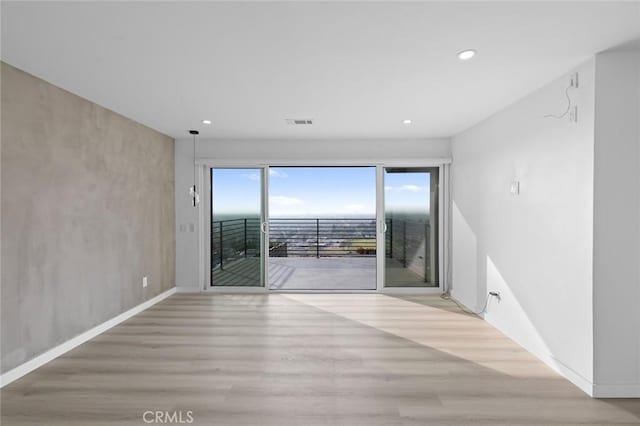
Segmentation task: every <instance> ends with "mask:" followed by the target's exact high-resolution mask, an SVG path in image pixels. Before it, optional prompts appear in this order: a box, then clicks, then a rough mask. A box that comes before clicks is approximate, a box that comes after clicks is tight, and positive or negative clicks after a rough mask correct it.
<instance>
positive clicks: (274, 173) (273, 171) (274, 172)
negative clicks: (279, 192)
mask: <svg viewBox="0 0 640 426" xmlns="http://www.w3.org/2000/svg"><path fill="white" fill-rule="evenodd" d="M269 176H271V177H277V178H286V177H289V175H288V174H286V173H285V172H282V171H280V170H276V169H269Z"/></svg>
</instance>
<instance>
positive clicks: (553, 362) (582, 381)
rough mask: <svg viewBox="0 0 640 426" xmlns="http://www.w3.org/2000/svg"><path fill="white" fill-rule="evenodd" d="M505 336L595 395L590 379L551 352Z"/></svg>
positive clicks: (585, 390)
mask: <svg viewBox="0 0 640 426" xmlns="http://www.w3.org/2000/svg"><path fill="white" fill-rule="evenodd" d="M451 298H452V299H454V300H455V301H456V302H458V303H460V304H461V305H462V306H464V307H466V308H467V309H469V310H471V308H469V307H468V306H467V305H466V304H464V303H462V302H460V301H459V300H458V299H457V298H455V297H454V296H453V295H452V296H451ZM477 309H479V308H477ZM480 317H481V318H482V319H483V320H484V321H486V322H487V323H488V324H490V325H491V326H492V327H494V328H496V329H497V330H500V328H498V327H496V326H495V324H492V323H491V322H489V321H487V320H486V319H485V318H484V315H480ZM500 332H502V333H504V332H503V331H502V330H500ZM505 336H506V337H508V338H509V339H511V340H513V341H514V342H515V343H517V344H518V345H520V346H522V347H523V348H524V349H525V350H526V351H527V352H529V353H530V354H531V355H533V356H535V357H536V358H538V359H539V360H540V361H542V362H544V363H545V364H546V365H547V366H549V367H550V368H551V369H552V370H553V371H555V372H556V373H558V374H559V375H561V376H562V377H564V378H565V379H567V380H568V381H570V382H571V383H573V384H574V385H575V386H577V387H578V388H579V389H580V390H582V391H583V392H584V393H586V394H587V395H589V396H591V397H595V396H596V395H595V386H594V384H593V383H592V382H591V381H590V380H588V379H586V378H584V377H583V376H582V375H580V374H579V373H577V372H576V371H574V370H573V369H571V368H570V367H568V366H566V365H565V364H563V363H562V362H561V361H559V360H557V359H556V358H554V357H553V356H552V355H551V354H548V353H543V352H541V351H539V350H536V349H535V348H532V347H528V345H525V344H523V342H520V341H518V340H517V339H514V338H513V337H511V336H507V335H506V334H505Z"/></svg>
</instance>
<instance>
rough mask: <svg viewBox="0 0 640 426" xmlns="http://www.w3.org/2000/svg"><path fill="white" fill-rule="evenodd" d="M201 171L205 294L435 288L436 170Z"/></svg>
mask: <svg viewBox="0 0 640 426" xmlns="http://www.w3.org/2000/svg"><path fill="white" fill-rule="evenodd" d="M209 170H210V176H209V178H210V188H211V192H210V197H209V198H208V199H207V202H208V201H209V200H210V210H209V211H210V214H211V215H210V222H209V224H210V226H209V229H210V232H209V247H208V248H209V250H208V252H209V253H210V256H209V262H208V265H209V271H208V272H209V275H208V276H209V277H210V284H211V286H212V287H214V288H215V287H218V288H228V287H262V288H264V289H265V290H276V291H277V290H284V291H287V290H293V291H295V290H328V291H335V290H338V291H340V290H342V291H353V290H382V289H383V288H437V287H439V286H440V282H439V281H440V280H439V275H440V270H439V261H440V259H439V251H440V241H439V197H440V194H439V186H440V185H439V181H440V176H439V167H383V166H361V167H324V166H322V167H294V166H282V167H266V166H265V167H255V168H253V167H248V168H237V167H235V168H234V167H213V168H210V169H209ZM376 194H377V195H376ZM207 206H209V204H207ZM205 244H206V243H205Z"/></svg>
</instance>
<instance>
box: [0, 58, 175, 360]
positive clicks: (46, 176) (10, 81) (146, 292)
mask: <svg viewBox="0 0 640 426" xmlns="http://www.w3.org/2000/svg"><path fill="white" fill-rule="evenodd" d="M1 81H2V123H1V124H2V130H1V132H2V133H1V136H2V164H1V174H2V195H1V198H2V269H1V271H2V284H1V290H2V293H1V294H2V313H1V319H2V325H1V333H2V342H1V343H2V345H1V351H2V362H1V366H0V367H1V371H2V372H6V371H8V370H10V369H12V368H13V367H16V366H18V365H19V364H21V363H23V362H25V361H27V360H29V359H31V358H33V357H34V356H36V355H38V354H40V353H42V352H44V351H46V350H48V349H50V348H52V347H54V346H56V345H58V344H60V343H62V342H64V341H66V340H68V339H70V338H72V337H74V336H76V335H78V334H80V333H82V332H83V331H86V330H88V329H89V328H91V327H93V326H95V325H97V324H100V323H102V322H104V321H106V320H108V319H110V318H112V317H114V316H116V315H118V314H120V313H122V312H124V311H126V310H127V309H129V308H131V307H133V306H136V305H138V304H140V303H142V302H143V301H145V300H147V299H149V298H151V297H153V296H155V295H157V294H159V293H161V292H163V291H165V290H168V289H170V288H172V287H173V286H174V285H175V282H174V280H175V228H174V226H175V225H174V218H175V214H174V210H175V209H174V202H175V198H174V197H175V194H174V141H173V139H171V138H169V137H168V136H165V135H162V134H160V133H158V132H156V131H154V130H151V129H149V128H147V127H144V126H142V125H141V124H138V123H135V122H133V121H131V120H129V119H127V118H125V117H122V116H120V115H118V114H116V113H114V112H112V111H109V110H107V109H105V108H102V107H100V106H98V105H95V104H93V103H91V102H89V101H87V100H85V99H82V98H80V97H78V96H75V95H73V94H71V93H69V92H66V91H64V90H62V89H60V88H57V87H55V86H52V85H51V84H49V83H47V82H45V81H42V80H40V79H37V78H35V77H33V76H31V75H28V74H26V73H24V72H22V71H20V70H18V69H16V68H13V67H11V66H9V65H7V64H4V63H3V64H2V79H1ZM144 275H147V276H148V279H149V286H148V287H147V288H145V289H143V288H142V277H143V276H144Z"/></svg>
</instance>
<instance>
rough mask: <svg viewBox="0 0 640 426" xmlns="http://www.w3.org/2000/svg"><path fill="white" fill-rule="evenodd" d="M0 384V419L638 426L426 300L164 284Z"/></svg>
mask: <svg viewBox="0 0 640 426" xmlns="http://www.w3.org/2000/svg"><path fill="white" fill-rule="evenodd" d="M1 393H2V395H1V399H2V406H1V420H2V422H1V423H2V425H3V426H13V425H51V426H56V425H72V426H73V425H86V426H97V425H145V424H150V423H145V421H144V420H145V419H143V415H144V413H145V412H146V411H162V412H169V413H174V412H175V413H179V412H182V420H183V422H186V421H187V420H189V419H190V417H189V416H187V412H189V411H190V412H191V417H192V418H193V423H191V424H196V425H263V426H264V425H278V426H287V425H346V426H357V425H366V426H372V425H394V426H395V425H402V426H408V425H574V424H589V425H631V424H634V425H638V424H640V400H639V399H636V400H631V399H628V400H595V399H591V398H589V397H587V396H586V395H584V394H583V393H582V391H580V390H579V389H577V388H576V387H574V386H573V385H572V384H570V383H569V382H567V381H566V380H564V379H563V378H561V377H560V376H558V375H557V374H555V373H554V372H553V371H551V370H550V369H549V368H547V367H546V366H545V365H544V364H542V363H541V362H540V361H538V360H536V359H535V358H533V357H532V356H531V355H529V354H528V353H527V352H526V351H524V350H523V349H521V348H520V347H519V346H517V345H516V344H514V343H513V342H511V341H510V340H509V339H507V338H506V337H504V336H503V335H502V334H500V333H499V332H498V331H496V330H495V329H493V328H492V327H491V326H489V325H488V324H486V323H484V322H483V321H481V320H479V319H478V318H476V317H473V316H470V315H467V314H464V313H462V312H460V310H459V309H458V308H457V307H456V306H455V305H453V304H452V303H451V302H448V301H445V300H442V299H440V298H439V297H437V296H412V297H391V296H387V295H380V294H333V295H329V294H290V295H285V294H269V295H222V294H216V295H209V294H206V295H201V294H195V295H184V294H177V295H174V296H172V297H170V298H168V299H166V300H165V301H163V302H162V303H160V304H158V305H156V306H154V307H152V308H150V309H148V310H147V311H145V312H143V313H141V314H139V315H137V316H135V317H133V318H131V319H130V320H128V321H126V322H124V323H122V324H120V325H119V326H117V327H115V328H113V329H111V330H109V331H108V332H107V333H105V334H102V335H100V336H99V337H97V338H96V339H94V340H92V341H90V342H87V343H86V344H84V345H81V346H79V347H78V348H76V349H74V350H73V351H71V352H69V353H67V354H66V355H64V356H62V357H60V358H58V359H56V360H54V361H52V362H51V363H49V364H47V365H45V366H44V367H42V368H40V369H38V370H36V371H34V372H32V373H31V374H29V375H27V376H25V377H23V378H22V379H20V380H18V381H16V382H14V383H12V384H10V385H9V386H7V387H5V388H4V389H2V392H1ZM147 416H148V415H147ZM146 419H147V420H148V419H152V417H146ZM165 420H166V419H165ZM173 420H175V421H174V422H173V424H179V423H178V422H177V418H174V419H173ZM156 424H158V423H156ZM183 424H184V423H183Z"/></svg>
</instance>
